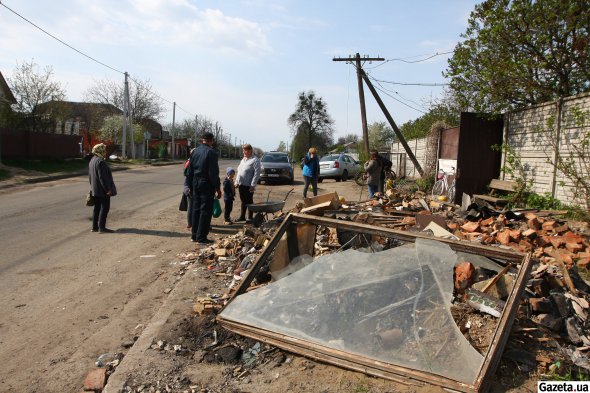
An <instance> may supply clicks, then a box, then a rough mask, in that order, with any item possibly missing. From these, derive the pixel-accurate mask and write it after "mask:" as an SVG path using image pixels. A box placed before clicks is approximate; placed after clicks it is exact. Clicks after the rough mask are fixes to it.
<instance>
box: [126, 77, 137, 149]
mask: <svg viewBox="0 0 590 393" xmlns="http://www.w3.org/2000/svg"><path fill="white" fill-rule="evenodd" d="M125 97H126V99H127V116H128V117H129V123H128V124H129V142H131V157H132V158H133V159H135V138H134V132H133V117H132V116H131V108H130V106H131V100H130V99H129V84H127V85H126V89H125Z"/></svg>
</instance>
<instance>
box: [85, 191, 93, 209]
mask: <svg viewBox="0 0 590 393" xmlns="http://www.w3.org/2000/svg"><path fill="white" fill-rule="evenodd" d="M86 206H94V197H93V196H92V191H88V194H86Z"/></svg>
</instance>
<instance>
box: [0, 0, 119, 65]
mask: <svg viewBox="0 0 590 393" xmlns="http://www.w3.org/2000/svg"><path fill="white" fill-rule="evenodd" d="M0 5H1V6H2V7H4V8H6V9H7V10H8V11H10V12H12V13H13V14H15V15H16V16H18V17H19V18H21V19H23V20H24V21H26V22H27V23H29V24H31V25H32V26H34V27H35V28H37V29H39V30H41V31H42V32H43V33H45V34H47V35H48V36H50V37H51V38H53V39H54V40H56V41H58V42H60V43H62V44H63V45H65V46H67V47H68V48H70V49H72V50H74V51H76V52H78V53H79V54H81V55H82V56H85V57H87V58H88V59H90V60H92V61H94V62H96V63H98V64H100V65H102V66H104V67H106V68H109V69H111V70H113V71H115V72H118V73H120V74H124V72H123V71H119V70H118V69H116V68H114V67H111V66H110V65H108V64H105V63H103V62H102V61H100V60H97V59H95V58H94V57H92V56H89V55H87V54H86V53H84V52H82V51H80V50H78V49H76V48H74V47H73V46H72V45H70V44H68V43H67V42H65V41H63V40H61V39H59V38H57V37H56V36H54V35H53V34H51V33H50V32H48V31H47V30H45V29H43V28H42V27H40V26H38V25H36V24H35V23H33V22H31V21H30V20H28V19H27V18H25V17H24V16H22V15H21V14H19V13H18V12H16V11H14V10H13V9H11V8H9V7H8V6H7V5H6V4H4V3H2V1H1V0H0Z"/></svg>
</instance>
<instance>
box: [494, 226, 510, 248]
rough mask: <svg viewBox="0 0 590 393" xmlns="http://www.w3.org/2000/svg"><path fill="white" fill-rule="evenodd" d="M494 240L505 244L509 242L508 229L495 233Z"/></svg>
mask: <svg viewBox="0 0 590 393" xmlns="http://www.w3.org/2000/svg"><path fill="white" fill-rule="evenodd" d="M496 240H497V241H498V243H500V244H503V245H507V244H508V243H510V231H508V230H503V231H502V232H499V233H498V234H497V235H496Z"/></svg>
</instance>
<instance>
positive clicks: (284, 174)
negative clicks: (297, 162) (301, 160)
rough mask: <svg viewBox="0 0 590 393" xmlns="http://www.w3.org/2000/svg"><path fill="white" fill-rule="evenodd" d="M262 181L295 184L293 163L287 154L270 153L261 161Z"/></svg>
mask: <svg viewBox="0 0 590 393" xmlns="http://www.w3.org/2000/svg"><path fill="white" fill-rule="evenodd" d="M260 165H261V168H260V181H263V182H265V183H270V182H286V183H289V184H293V180H294V179H295V178H294V175H293V162H292V161H291V158H290V157H289V155H288V154H287V153H283V152H280V151H270V152H267V153H264V154H263V155H262V158H261V159H260Z"/></svg>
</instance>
